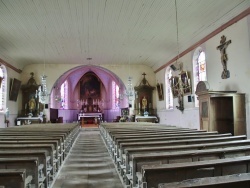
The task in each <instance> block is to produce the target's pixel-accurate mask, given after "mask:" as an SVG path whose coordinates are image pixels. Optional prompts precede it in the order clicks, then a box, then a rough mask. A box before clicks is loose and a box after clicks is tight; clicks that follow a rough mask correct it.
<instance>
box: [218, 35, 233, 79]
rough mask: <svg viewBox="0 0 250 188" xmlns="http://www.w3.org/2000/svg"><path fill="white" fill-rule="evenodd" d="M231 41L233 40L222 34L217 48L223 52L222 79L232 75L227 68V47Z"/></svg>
mask: <svg viewBox="0 0 250 188" xmlns="http://www.w3.org/2000/svg"><path fill="white" fill-rule="evenodd" d="M230 43H231V40H228V41H226V37H225V36H224V35H222V36H221V40H220V45H219V46H217V48H216V49H217V50H220V53H221V64H222V66H223V71H222V73H221V78H222V79H227V78H229V77H230V72H229V70H227V54H226V48H227V46H228V45H229V44H230Z"/></svg>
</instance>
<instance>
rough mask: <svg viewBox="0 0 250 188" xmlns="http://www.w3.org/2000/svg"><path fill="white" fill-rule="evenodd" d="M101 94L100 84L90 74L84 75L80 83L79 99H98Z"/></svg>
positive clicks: (93, 75)
mask: <svg viewBox="0 0 250 188" xmlns="http://www.w3.org/2000/svg"><path fill="white" fill-rule="evenodd" d="M100 94H101V82H100V80H99V78H98V77H97V76H96V75H95V74H94V73H92V72H88V73H87V74H85V75H84V76H83V77H82V79H81V81H80V98H81V99H88V98H92V99H98V98H99V97H100Z"/></svg>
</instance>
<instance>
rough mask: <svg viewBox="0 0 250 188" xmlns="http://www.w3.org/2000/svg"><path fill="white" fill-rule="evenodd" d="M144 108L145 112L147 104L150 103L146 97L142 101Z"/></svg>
mask: <svg viewBox="0 0 250 188" xmlns="http://www.w3.org/2000/svg"><path fill="white" fill-rule="evenodd" d="M141 103H142V108H143V109H144V110H145V108H146V107H147V103H148V101H147V99H146V97H145V96H144V97H143V99H142V102H141Z"/></svg>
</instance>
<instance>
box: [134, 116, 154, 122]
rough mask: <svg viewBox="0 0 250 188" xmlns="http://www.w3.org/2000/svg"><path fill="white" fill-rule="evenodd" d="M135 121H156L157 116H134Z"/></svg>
mask: <svg viewBox="0 0 250 188" xmlns="http://www.w3.org/2000/svg"><path fill="white" fill-rule="evenodd" d="M135 121H136V122H150V123H156V122H158V118H157V117H156V116H135Z"/></svg>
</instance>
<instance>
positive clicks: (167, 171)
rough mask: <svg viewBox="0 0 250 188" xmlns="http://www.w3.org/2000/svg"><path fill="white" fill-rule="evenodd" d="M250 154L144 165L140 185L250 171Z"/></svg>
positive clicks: (149, 185) (145, 186)
mask: <svg viewBox="0 0 250 188" xmlns="http://www.w3.org/2000/svg"><path fill="white" fill-rule="evenodd" d="M249 165H250V156H245V157H235V158H226V159H217V160H208V161H199V162H191V163H190V162H189V163H175V164H161V165H146V166H142V171H141V175H138V176H139V177H140V178H139V187H143V188H148V187H157V186H158V184H160V183H170V182H178V181H183V180H187V179H194V178H204V177H215V176H224V175H232V174H240V173H249V170H250V168H249Z"/></svg>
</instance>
